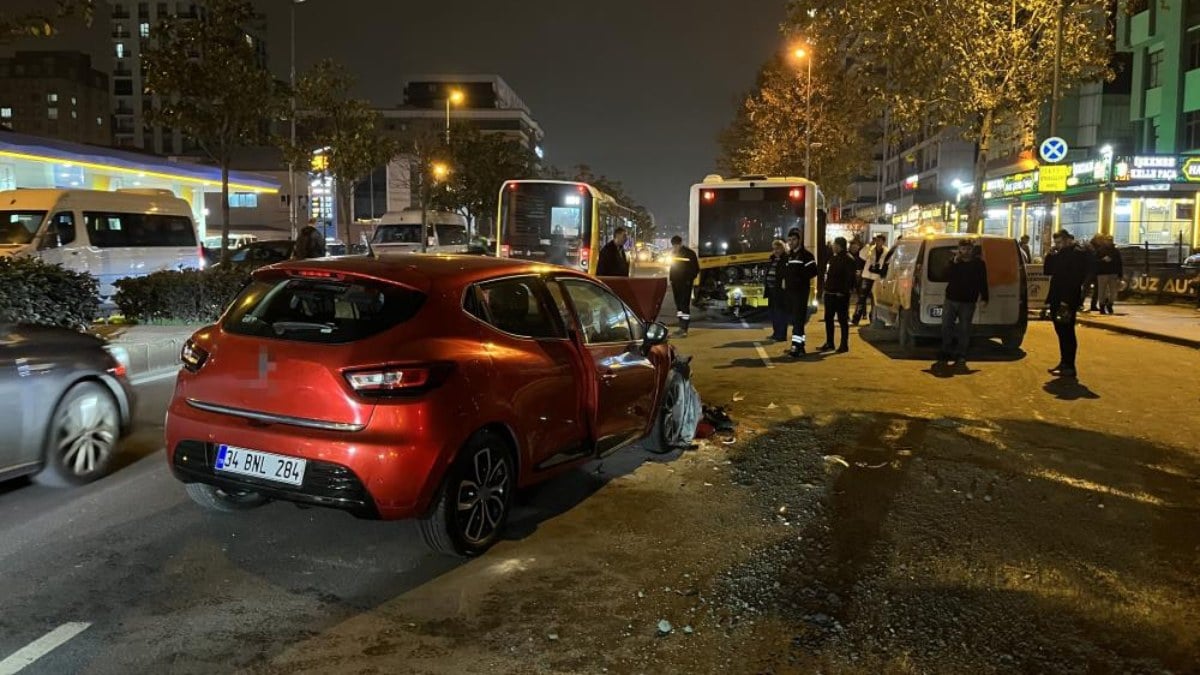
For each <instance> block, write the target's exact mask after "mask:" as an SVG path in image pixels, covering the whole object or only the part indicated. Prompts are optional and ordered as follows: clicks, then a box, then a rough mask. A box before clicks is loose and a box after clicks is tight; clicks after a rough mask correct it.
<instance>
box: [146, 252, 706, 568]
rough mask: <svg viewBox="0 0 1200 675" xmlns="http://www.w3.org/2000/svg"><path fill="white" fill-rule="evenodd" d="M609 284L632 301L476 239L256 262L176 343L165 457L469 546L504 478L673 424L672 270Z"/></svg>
mask: <svg viewBox="0 0 1200 675" xmlns="http://www.w3.org/2000/svg"><path fill="white" fill-rule="evenodd" d="M647 284H649V285H650V286H649V288H650V291H649V292H648V291H647ZM614 286H618V284H617V283H616V282H614ZM619 287H620V288H622V293H623V294H624V295H625V296H627V297H628V298H629V302H626V301H625V300H623V299H622V297H621V296H619V295H618V294H617V293H616V292H614V290H613V289H612V288H610V287H609V286H606V285H605V284H603V283H601V282H598V281H597V280H596V279H593V278H590V277H587V276H584V275H582V274H578V273H575V272H572V271H570V270H567V269H563V268H558V267H550V266H546V265H539V264H533V263H525V262H520V261H512V260H498V259H495V258H483V257H474V256H419V255H404V256H397V257H394V258H387V259H372V258H343V259H326V260H315V261H306V262H294V263H285V264H281V265H276V266H273V267H268V268H264V269H261V270H259V271H257V272H256V273H255V274H254V278H253V281H252V282H251V283H250V284H249V286H247V287H246V289H245V290H244V291H243V292H242V293H241V295H240V296H239V297H238V298H237V300H235V301H234V303H233V304H232V305H231V306H230V307H229V308H228V309H227V310H226V312H225V315H224V317H223V318H222V319H221V321H220V322H219V323H218V324H216V325H213V326H209V327H207V328H204V329H202V330H200V331H198V332H197V333H196V334H195V335H194V336H193V337H192V339H191V340H190V341H189V342H188V343H187V345H186V346H185V347H184V350H183V354H182V358H183V362H184V368H183V370H182V371H181V372H180V375H179V380H178V384H177V385H176V388H175V394H174V398H173V400H172V401H171V405H170V408H169V410H168V413H167V422H166V441H167V460H168V462H169V464H170V467H171V470H172V471H173V472H174V474H175V476H176V477H177V478H178V479H179V480H181V481H183V482H184V483H186V484H187V491H188V494H189V495H190V496H191V497H192V499H193V500H194V501H196V502H197V503H199V504H200V505H202V506H204V507H207V508H210V509H214V510H219V511H238V510H242V509H248V508H253V507H256V506H259V505H262V504H264V503H266V502H267V501H269V500H272V499H280V500H287V501H293V502H298V503H302V504H308V505H318V506H326V507H331V508H336V509H342V510H346V511H350V512H351V513H354V514H355V515H358V516H361V517H367V518H383V519H397V518H410V517H416V518H420V519H421V522H422V527H421V530H422V533H423V534H424V537H425V540H426V542H427V543H428V544H429V545H430V546H432V547H433V548H435V549H437V550H440V551H443V552H453V553H457V554H464V555H472V554H477V553H480V552H482V551H484V550H485V549H487V548H488V547H489V546H490V545H492V544H493V543H494V542H495V541H496V539H497V538H498V536H499V535H500V532H501V530H502V529H503V526H504V524H505V521H506V519H507V517H508V514H509V510H510V507H511V504H512V497H513V492H514V490H515V489H518V488H522V487H525V486H528V485H531V484H534V483H537V482H540V481H543V480H546V479H548V478H550V477H552V476H554V475H556V474H558V473H561V472H562V471H564V470H566V469H569V468H571V467H573V466H576V465H578V464H580V463H582V462H584V461H587V460H588V459H590V458H593V457H596V456H602V455H604V454H607V453H610V452H613V451H616V450H618V449H620V448H623V447H626V446H628V445H630V444H633V443H635V442H637V441H639V440H641V439H643V438H646V437H647V436H650V437H651V438H652V439H653V441H652V442H654V443H661V439H662V438H664V437H674V436H673V435H672V432H673V431H676V430H675V429H673V428H672V427H673V426H679V421H678V419H677V418H678V415H673V414H672V412H671V411H672V410H675V409H676V406H674V402H675V401H676V400H678V399H679V398H680V397H682V396H686V389H682V388H683V387H690V384H687V383H686V381H685V380H686V372H685V369H684V368H682V367H679V363H681V362H679V361H677V360H676V358H675V354H674V350H673V349H672V348H671V347H670V346H668V345H667V344H666V336H667V332H666V328H665V327H664V326H663V325H662V324H658V323H654V322H653V318H654V317H655V316H657V312H658V309H659V306H660V305H661V298H662V295H663V293H662V291H664V290H665V289H664V287H663V284H662V281H661V280H656V279H645V280H640V279H631V280H622V282H621V283H620V284H619ZM655 296H657V297H655ZM631 305H632V306H639V305H640V306H641V308H640V311H635V310H634V309H631Z"/></svg>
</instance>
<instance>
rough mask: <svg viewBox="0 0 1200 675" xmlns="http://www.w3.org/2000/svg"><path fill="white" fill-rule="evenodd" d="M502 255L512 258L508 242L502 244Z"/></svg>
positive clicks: (502, 256)
mask: <svg viewBox="0 0 1200 675" xmlns="http://www.w3.org/2000/svg"><path fill="white" fill-rule="evenodd" d="M513 187H516V186H513ZM500 257H501V258H511V257H512V246H509V245H508V244H501V246H500Z"/></svg>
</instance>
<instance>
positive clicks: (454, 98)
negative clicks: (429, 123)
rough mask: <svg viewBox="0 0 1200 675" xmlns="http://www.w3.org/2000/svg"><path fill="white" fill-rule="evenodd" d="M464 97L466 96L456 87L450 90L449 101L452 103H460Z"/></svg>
mask: <svg viewBox="0 0 1200 675" xmlns="http://www.w3.org/2000/svg"><path fill="white" fill-rule="evenodd" d="M465 98H466V96H465V95H464V94H463V93H462V92H461V91H460V90H458V89H455V90H453V91H451V92H450V102H451V103H453V104H454V105H462V102H463V99H465Z"/></svg>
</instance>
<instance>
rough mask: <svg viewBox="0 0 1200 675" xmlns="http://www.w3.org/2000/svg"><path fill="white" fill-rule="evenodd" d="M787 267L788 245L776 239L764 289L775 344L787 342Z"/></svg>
mask: <svg viewBox="0 0 1200 675" xmlns="http://www.w3.org/2000/svg"><path fill="white" fill-rule="evenodd" d="M786 267H787V244H785V243H783V240H782V239H776V240H775V241H774V242H773V243H772V244H771V258H770V259H769V260H768V261H767V270H766V274H765V275H764V276H763V287H764V289H765V290H766V292H767V312H768V313H769V314H770V315H771V339H772V340H774V341H775V342H783V341H785V340H787V330H788V305H787V295H785V293H784V290H783V277H784V274H785V273H786V270H785V268H786Z"/></svg>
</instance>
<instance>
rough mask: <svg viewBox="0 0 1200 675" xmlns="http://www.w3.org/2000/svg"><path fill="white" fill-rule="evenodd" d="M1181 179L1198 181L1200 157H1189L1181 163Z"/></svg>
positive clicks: (1199, 180) (1199, 178)
mask: <svg viewBox="0 0 1200 675" xmlns="http://www.w3.org/2000/svg"><path fill="white" fill-rule="evenodd" d="M1182 172H1183V179H1184V180H1186V181H1187V182H1189V183H1200V157H1189V158H1188V160H1187V161H1185V162H1184V163H1183V169H1182Z"/></svg>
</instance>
